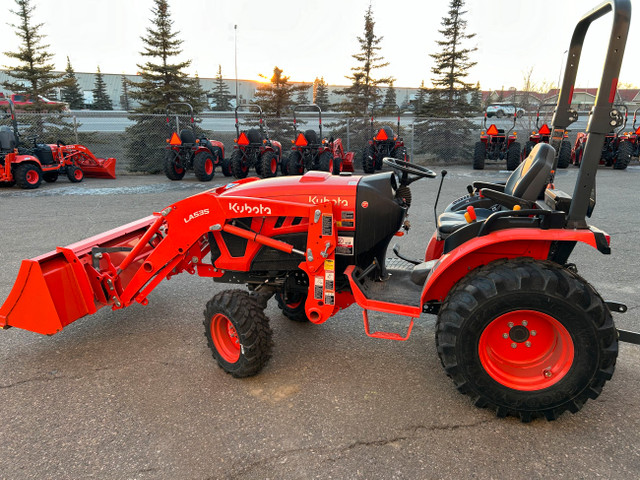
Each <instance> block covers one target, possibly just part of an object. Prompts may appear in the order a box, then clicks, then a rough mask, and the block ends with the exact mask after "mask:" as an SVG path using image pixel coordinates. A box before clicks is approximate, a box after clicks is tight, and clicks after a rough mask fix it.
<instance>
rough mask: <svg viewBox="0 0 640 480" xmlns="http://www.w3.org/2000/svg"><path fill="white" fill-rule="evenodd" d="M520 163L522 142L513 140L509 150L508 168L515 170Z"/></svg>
mask: <svg viewBox="0 0 640 480" xmlns="http://www.w3.org/2000/svg"><path fill="white" fill-rule="evenodd" d="M518 165H520V143H519V142H513V143H512V144H511V145H509V149H508V150H507V170H509V171H513V170H515V169H516V168H518Z"/></svg>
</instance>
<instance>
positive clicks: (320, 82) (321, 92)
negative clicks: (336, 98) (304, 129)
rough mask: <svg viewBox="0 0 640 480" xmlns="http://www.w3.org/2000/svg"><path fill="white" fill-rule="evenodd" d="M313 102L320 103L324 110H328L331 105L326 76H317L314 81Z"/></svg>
mask: <svg viewBox="0 0 640 480" xmlns="http://www.w3.org/2000/svg"><path fill="white" fill-rule="evenodd" d="M313 103H315V104H316V105H318V106H319V107H320V108H321V109H322V111H325V110H328V109H329V107H330V106H331V104H330V103H329V89H328V88H327V82H325V81H324V77H320V78H318V77H316V79H315V80H314V81H313Z"/></svg>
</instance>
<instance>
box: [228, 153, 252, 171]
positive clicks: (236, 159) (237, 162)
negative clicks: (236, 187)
mask: <svg viewBox="0 0 640 480" xmlns="http://www.w3.org/2000/svg"><path fill="white" fill-rule="evenodd" d="M231 171H232V172H233V176H234V177H236V178H245V177H246V176H247V174H248V173H249V166H248V165H247V161H246V160H245V158H244V155H243V154H242V150H234V151H233V153H232V154H231Z"/></svg>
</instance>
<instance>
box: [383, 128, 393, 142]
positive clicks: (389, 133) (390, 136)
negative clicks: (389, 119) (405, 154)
mask: <svg viewBox="0 0 640 480" xmlns="http://www.w3.org/2000/svg"><path fill="white" fill-rule="evenodd" d="M382 130H384V133H386V134H387V140H388V141H392V140H393V138H394V134H393V130H392V129H391V127H389V126H388V125H385V126H383V127H382Z"/></svg>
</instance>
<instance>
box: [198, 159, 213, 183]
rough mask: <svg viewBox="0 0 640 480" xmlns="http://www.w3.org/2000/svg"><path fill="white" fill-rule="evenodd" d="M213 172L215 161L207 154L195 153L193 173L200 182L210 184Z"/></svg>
mask: <svg viewBox="0 0 640 480" xmlns="http://www.w3.org/2000/svg"><path fill="white" fill-rule="evenodd" d="M214 170H215V160H214V158H213V155H211V154H210V153H209V152H199V153H196V156H195V158H194V159H193V173H195V174H196V178H197V179H198V180H200V181H201V182H210V181H211V179H212V178H213V175H214Z"/></svg>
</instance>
